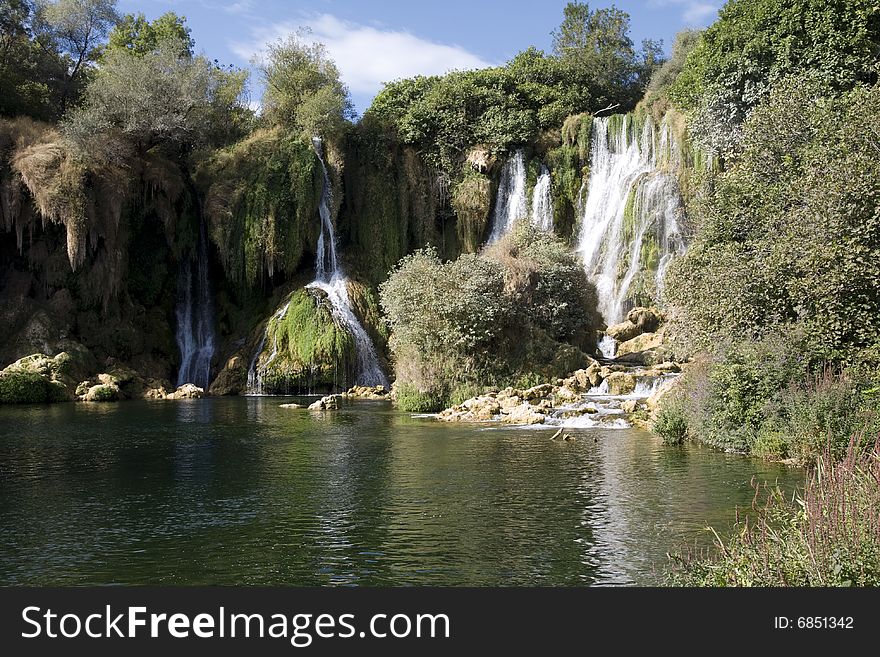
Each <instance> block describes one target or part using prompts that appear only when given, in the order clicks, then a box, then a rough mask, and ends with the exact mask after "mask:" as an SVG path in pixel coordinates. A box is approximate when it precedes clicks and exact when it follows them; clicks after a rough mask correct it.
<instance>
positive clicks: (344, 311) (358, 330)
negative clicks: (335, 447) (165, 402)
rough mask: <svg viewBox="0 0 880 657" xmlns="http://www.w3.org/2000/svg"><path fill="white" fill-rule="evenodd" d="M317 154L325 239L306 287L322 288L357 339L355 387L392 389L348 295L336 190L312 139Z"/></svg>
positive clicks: (318, 145)
mask: <svg viewBox="0 0 880 657" xmlns="http://www.w3.org/2000/svg"><path fill="white" fill-rule="evenodd" d="M312 144H313V146H314V147H315V153H316V154H317V156H318V160H319V161H320V162H321V169H322V171H323V173H324V187H323V190H322V191H321V204H320V205H319V206H318V212H319V214H320V215H321V235H320V237H319V238H318V249H317V251H318V253H317V257H316V261H315V280H314V281H312V282H311V283H309V284H308V285H307V286H306V287H309V288H318V289H321V290H323V291H324V292H325V293H326V294H327V298H328V300H329V301H330V304H331V307H332V314H333V318H334V319H335V320H336V321H337V322H338V323H339V324H341V325H342V326H343V327H345V329H346V330H348V332H349V333H350V334H351V336H352V338H354V342H355V347H356V349H357V360H358V369H357V372H356V374H355V383H356V384H358V385H363V386H377V385H383V386H386V387H387V386H388V379H387V378H386V377H385V374H384V373H383V372H382V368H381V367H380V366H379V357H378V355H377V353H376V347H375V345H374V344H373V341H372V340H371V339H370V336H369V335H368V334H367V331H366V329H364V327H363V325H362V324H361V323H360V321H359V320H358V318H357V315H355V313H354V311H353V310H352V307H351V297H349V295H348V285H347V284H348V279H347V278H346V277H345V274H344V273H343V271H342V269H341V268H340V267H339V262H338V260H337V259H336V233H335V231H334V229H333V221H332V220H331V216H330V200H331V196H330V195H331V193H332V188H331V186H330V176H329V174H328V173H327V165H326V164H325V163H324V154H323V152H322V144H321V140H320V139H319V138H318V137H313V138H312Z"/></svg>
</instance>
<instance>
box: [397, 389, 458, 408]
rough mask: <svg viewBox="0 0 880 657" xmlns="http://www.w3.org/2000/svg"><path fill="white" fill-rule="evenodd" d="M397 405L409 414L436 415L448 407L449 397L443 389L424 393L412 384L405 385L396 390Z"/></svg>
mask: <svg viewBox="0 0 880 657" xmlns="http://www.w3.org/2000/svg"><path fill="white" fill-rule="evenodd" d="M395 403H396V404H397V407H398V408H399V409H400V410H402V411H406V412H408V413H436V412H437V411H441V410H443V408H444V407H445V406H446V404H447V397H446V394H445V391H443V390H442V389H437V388H435V389H432V390H426V391H422V390H419V389H418V387H417V386H415V385H413V384H412V383H403V384H400V385H398V386H397V387H396V389H395Z"/></svg>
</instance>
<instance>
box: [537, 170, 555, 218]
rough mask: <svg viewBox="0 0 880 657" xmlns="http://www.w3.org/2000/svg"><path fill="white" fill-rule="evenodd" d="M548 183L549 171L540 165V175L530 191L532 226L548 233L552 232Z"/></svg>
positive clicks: (551, 211) (549, 187)
mask: <svg viewBox="0 0 880 657" xmlns="http://www.w3.org/2000/svg"><path fill="white" fill-rule="evenodd" d="M550 183H551V180H550V169H548V168H547V167H546V166H544V165H541V173H540V175H538V180H537V182H536V183H535V189H534V190H533V191H532V225H534V226H535V227H536V228H540V229H541V230H544V231H547V232H548V233H549V232H552V230H553V197H552V193H551V185H550Z"/></svg>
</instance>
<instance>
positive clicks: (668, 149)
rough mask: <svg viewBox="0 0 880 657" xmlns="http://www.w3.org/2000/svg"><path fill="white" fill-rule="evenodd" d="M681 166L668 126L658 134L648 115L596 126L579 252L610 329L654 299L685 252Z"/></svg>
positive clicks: (608, 119)
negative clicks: (674, 262) (681, 223)
mask: <svg viewBox="0 0 880 657" xmlns="http://www.w3.org/2000/svg"><path fill="white" fill-rule="evenodd" d="M680 159H681V154H680V149H679V147H678V145H677V144H676V143H675V140H674V139H673V138H672V135H671V133H670V130H669V127H668V125H667V124H666V123H665V122H664V123H663V124H661V126H660V127H659V128H658V127H657V126H656V124H655V123H654V121H653V120H652V119H651V117H650V116H645V117H643V118H641V117H636V116H635V115H632V114H627V115H615V116H611V117H601V118H595V119H594V120H593V142H592V163H591V167H590V178H589V183H588V187H587V194H586V199H585V201H584V202H583V211H582V214H581V217H582V221H581V235H580V243H579V246H578V251H579V252H580V254H581V257H582V258H583V262H584V267H585V268H586V271H587V275H588V276H589V277H590V278H591V280H592V281H593V282H594V283H595V284H596V288H597V291H598V295H599V311H600V312H601V313H602V315H603V317H604V318H605V321H606V322H607V323H608V324H615V323H617V322H620V321H621V320H622V319H623V317H624V314H625V313H626V311H627V310H629V308H631V307H633V306H634V305H639V304H645V303H649V302H651V301H656V300H658V299H659V297H660V295H661V294H662V290H663V278H664V276H665V274H666V271H667V269H668V267H669V265H670V264H671V262H672V260H673V259H674V258H675V257H676V256H678V255H681V254H682V253H684V251H685V247H686V245H685V241H684V239H683V237H682V235H681V231H680V227H679V220H680V218H681V216H682V214H683V204H682V201H681V194H680V190H679V187H678V182H677V180H676V178H675V175H674V173H673V169H674V167H676V166H678V165H679V164H680Z"/></svg>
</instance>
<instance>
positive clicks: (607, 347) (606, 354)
mask: <svg viewBox="0 0 880 657" xmlns="http://www.w3.org/2000/svg"><path fill="white" fill-rule="evenodd" d="M597 347H598V348H599V353H600V354H602V357H603V358H608V359H609V360H610V359H613V358H614V354H615V353H616V352H617V340H615V339H614V338H612V337H611V336H610V335H603V336H602V339H601V340H599V344H598V345H597Z"/></svg>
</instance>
